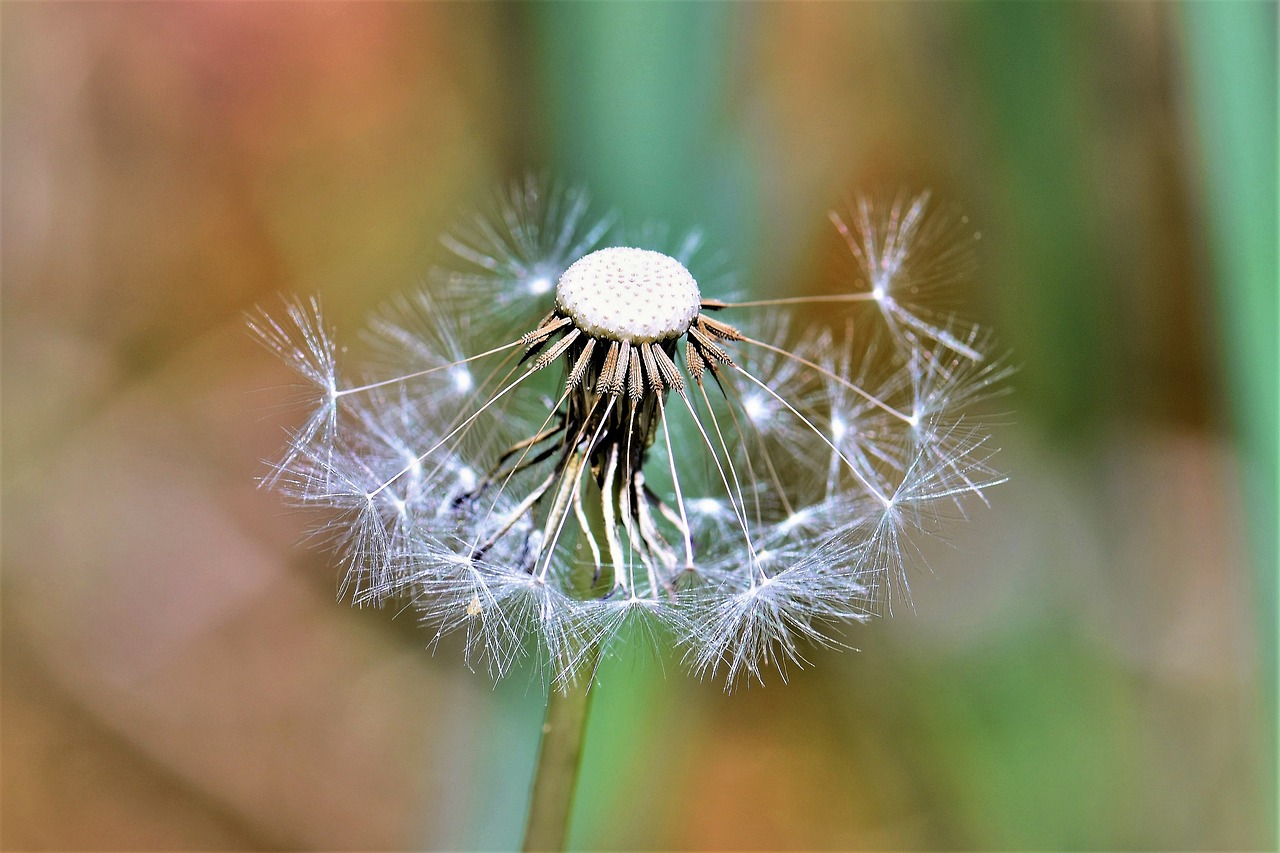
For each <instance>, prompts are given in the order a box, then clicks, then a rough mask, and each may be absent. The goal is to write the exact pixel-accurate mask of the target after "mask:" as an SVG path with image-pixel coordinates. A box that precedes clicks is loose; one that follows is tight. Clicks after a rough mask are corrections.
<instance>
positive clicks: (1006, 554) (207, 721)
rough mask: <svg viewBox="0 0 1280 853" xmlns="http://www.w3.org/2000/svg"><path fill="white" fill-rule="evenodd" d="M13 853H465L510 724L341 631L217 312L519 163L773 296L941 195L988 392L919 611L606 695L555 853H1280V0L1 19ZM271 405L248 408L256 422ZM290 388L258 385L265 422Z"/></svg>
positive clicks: (528, 690) (363, 272)
mask: <svg viewBox="0 0 1280 853" xmlns="http://www.w3.org/2000/svg"><path fill="white" fill-rule="evenodd" d="M0 18H2V21H0V33H2V36H0V37H2V44H0V47H2V59H0V62H2V67H0V68H2V78H0V85H2V93H0V94H2V99H0V109H2V113H0V117H2V123H0V127H2V130H0V134H2V136H0V138H2V142H3V163H2V168H3V184H2V189H3V194H2V198H3V210H2V214H3V219H2V225H3V305H2V309H3V337H2V342H3V359H2V363H3V374H2V382H3V458H2V465H3V586H2V592H3V723H2V725H3V728H2V730H0V745H2V754H0V759H2V763H0V774H2V775H0V783H2V784H0V795H2V796H0V807H2V811H0V819H2V823H0V846H3V847H4V848H5V849H18V848H21V849H135V850H149V849H204V850H210V849H300V848H321V849H422V848H428V849H458V850H462V849H503V848H510V847H513V846H515V845H516V844H517V843H518V839H519V836H520V832H521V829H522V825H523V821H524V809H525V802H526V798H527V793H528V785H529V782H530V778H531V772H532V766H533V760H534V755H535V751H536V747H537V736H538V731H539V728H540V725H541V718H542V706H543V702H544V699H545V696H544V695H543V693H542V692H541V688H540V687H539V685H538V684H537V683H536V682H535V681H534V680H532V678H531V677H529V676H528V675H527V674H524V675H522V674H517V675H516V676H514V677H512V678H510V679H507V680H505V681H503V682H502V683H500V684H498V685H497V686H496V687H495V686H494V684H493V683H492V682H491V681H490V680H488V679H487V678H486V677H485V676H484V675H483V674H472V673H470V672H468V671H466V669H465V668H464V667H463V666H462V663H461V656H460V655H459V654H458V653H457V652H458V650H457V649H455V648H449V647H447V648H443V649H442V650H441V651H440V652H439V653H438V654H437V655H435V656H434V657H433V656H432V655H431V654H429V653H428V652H427V651H426V650H425V649H424V646H425V643H426V641H427V639H428V638H427V637H426V636H425V635H424V634H423V633H421V632H419V631H418V630H416V628H415V626H414V625H413V622H412V620H411V619H408V618H400V619H395V618H393V616H394V614H393V613H391V612H381V611H367V610H366V611H360V610H353V609H350V608H348V607H347V606H346V605H345V603H337V602H335V600H334V590H335V577H334V570H333V568H332V566H331V565H330V562H329V559H328V557H327V556H326V555H325V554H323V553H321V552H317V551H314V550H308V549H306V548H302V547H298V546H297V541H298V538H299V536H300V533H301V531H302V528H303V525H304V520H303V519H301V518H299V517H297V516H296V515H293V514H290V513H289V512H287V511H285V510H284V509H283V508H282V502H281V500H280V499H279V498H278V496H276V495H274V494H270V493H264V492H259V491H257V490H256V489H255V484H254V477H255V475H257V474H259V473H261V470H262V469H261V467H260V461H259V460H261V459H264V458H267V457H271V456H273V455H275V454H276V453H277V451H278V449H279V447H280V445H281V442H282V436H283V433H282V429H283V428H284V427H286V426H288V425H289V424H291V423H295V422H297V420H298V419H299V418H300V417H301V413H300V412H294V411H289V410H282V409H281V408H280V406H279V403H280V402H281V400H282V395H281V393H280V392H279V390H278V389H279V388H280V386H282V385H283V384H285V383H287V382H288V381H289V377H288V376H287V374H286V372H285V370H284V368H283V367H282V366H281V365H280V364H278V363H276V362H275V361H274V360H273V358H272V357H271V356H270V355H269V354H267V353H266V352H265V351H263V350H261V349H260V348H258V347H256V346H255V344H254V343H253V342H252V341H251V339H250V338H249V336H248V335H247V334H246V332H245V328H244V322H243V319H242V312H244V311H245V310H247V309H250V308H252V307H253V306H255V305H258V304H263V305H273V304H278V302H277V301H276V295H277V294H279V293H297V294H304V295H307V294H319V295H320V296H321V298H322V299H323V300H324V302H325V305H326V307H327V310H328V314H329V319H330V321H331V322H332V323H333V324H334V325H335V326H336V327H337V328H338V329H339V330H346V331H347V332H348V337H349V339H351V338H354V336H355V331H356V329H357V328H358V327H359V325H360V323H361V318H362V317H363V315H364V314H365V312H367V311H368V310H370V309H372V308H374V307H375V306H377V305H378V304H379V303H380V302H381V301H383V300H384V299H386V298H387V297H388V296H390V295H391V294H393V293H396V292H399V291H402V290H404V289H406V288H410V287H413V286H415V285H416V284H418V283H419V282H420V281H421V280H422V278H423V276H424V273H425V272H426V270H427V269H429V267H430V266H431V264H432V263H433V262H434V261H435V260H437V259H438V258H439V244H438V242H437V240H438V235H439V234H440V233H441V232H442V230H444V229H445V228H447V227H448V225H449V224H450V222H451V221H453V220H454V219H455V218H456V217H457V216H459V214H460V213H462V212H463V211H465V210H466V209H468V208H470V207H472V206H474V205H476V204H478V203H482V202H483V200H484V199H485V198H486V196H487V195H488V194H489V193H490V191H491V190H492V189H493V188H494V187H495V186H496V185H498V184H499V183H501V182H502V181H505V180H508V179H510V178H512V177H517V176H520V175H522V174H524V173H525V172H526V171H527V170H529V169H533V170H535V171H538V170H545V171H547V172H549V173H551V174H554V175H557V176H561V177H564V178H567V179H570V180H573V181H579V182H582V183H583V184H585V185H586V186H588V187H590V188H591V189H592V192H593V195H594V196H595V197H596V198H597V199H599V200H600V201H602V202H604V203H606V204H609V205H616V206H617V207H618V208H619V209H620V210H622V211H625V212H626V214H627V215H628V216H629V217H635V218H644V217H658V218H660V219H663V220H665V221H668V222H670V223H671V224H672V225H673V226H675V227H685V226H700V227H702V228H703V229H704V230H705V231H706V233H707V235H708V238H709V241H710V243H711V245H713V246H715V247H718V248H719V249H721V250H723V252H724V253H725V256H726V257H727V258H729V260H730V263H731V265H732V267H733V268H734V269H735V270H736V271H737V273H738V276H739V281H740V282H741V283H742V284H743V286H745V287H748V288H751V289H753V290H754V291H755V292H757V293H760V294H767V293H768V294H772V293H781V292H800V291H805V292H809V291H813V290H816V289H819V288H821V287H823V286H830V284H829V283H830V281H831V280H832V276H834V275H835V274H836V272H837V271H838V270H839V269H840V258H839V250H838V238H837V237H836V235H835V234H834V232H833V230H832V229H831V227H830V225H829V223H828V222H827V220H826V217H825V212H826V211H827V210H828V209H831V208H838V207H840V206H841V205H842V204H843V203H844V201H845V200H846V199H847V198H848V197H849V196H850V195H851V194H853V193H856V192H861V191H877V192H890V193H892V192H894V191H897V190H899V189H905V190H916V189H921V188H931V189H933V191H934V194H935V198H937V199H939V200H941V201H943V202H944V203H945V204H946V205H949V206H952V207H954V208H956V209H958V210H960V211H961V212H963V213H964V214H965V215H967V216H968V217H969V220H970V222H971V223H972V224H973V226H974V228H975V233H978V234H980V235H981V239H980V241H978V245H979V247H980V255H979V267H978V268H979V270H980V274H979V275H978V276H977V277H976V278H975V280H973V281H968V282H960V283H958V284H957V287H956V290H955V293H954V294H953V297H954V299H953V302H952V303H949V305H946V306H941V307H951V306H962V307H963V311H964V313H965V314H966V315H967V316H969V317H971V318H972V319H975V320H978V321H980V322H983V323H984V324H986V325H988V326H989V327H991V328H993V329H994V330H996V331H997V333H998V335H999V338H1000V340H1001V341H1002V343H1003V344H1004V345H1006V346H1007V347H1008V349H1009V350H1010V351H1011V353H1012V354H1013V361H1014V362H1015V363H1017V364H1018V365H1019V366H1020V372H1019V374H1018V376H1017V377H1016V380H1015V383H1014V384H1015V386H1016V389H1015V393H1014V395H1013V396H1012V397H1010V398H1007V399H1006V400H1005V401H1002V406H1003V407H1005V408H1007V410H1008V411H1010V412H1012V413H1013V414H1012V415H1010V416H1008V417H1007V418H1004V419H1003V420H1004V425H1003V426H1001V427H1000V429H999V430H998V432H997V438H998V440H999V443H1000V444H1001V445H1002V446H1003V448H1004V450H1003V452H1002V454H1001V463H1000V464H1001V465H1002V466H1003V468H1004V470H1005V471H1007V472H1009V473H1010V474H1011V476H1012V480H1011V482H1010V483H1009V484H1008V485H1007V486H1002V487H1000V488H999V489H996V490H994V491H993V492H992V507H991V509H989V510H987V509H984V508H981V507H978V508H977V510H976V511H975V513H974V518H973V521H972V522H971V523H969V524H967V525H959V526H955V527H952V528H951V533H952V535H951V538H950V539H949V540H948V542H947V543H945V544H941V543H929V544H928V545H927V548H928V549H929V550H930V555H931V560H930V562H931V565H932V566H933V572H932V573H924V574H920V575H917V577H916V578H915V579H914V581H915V582H914V584H913V589H914V592H915V602H916V607H915V612H914V613H899V614H898V615H896V616H895V617H894V618H893V619H891V620H879V621H876V622H873V623H871V624H869V625H866V626H858V627H854V628H853V629H851V630H850V631H849V633H848V635H847V637H846V640H847V642H849V643H850V644H851V645H852V646H854V647H856V648H857V649H858V650H859V651H856V652H850V651H846V652H838V651H815V652H814V653H813V654H812V655H811V659H812V662H813V664H814V666H812V667H811V668H809V669H806V670H804V671H801V672H793V673H792V674H791V675H792V677H791V680H790V684H788V685H783V684H781V683H773V684H770V685H769V686H768V687H767V688H765V689H760V688H758V687H751V688H749V689H743V690H740V691H739V692H737V693H735V694H734V695H728V696H726V695H724V694H723V693H722V692H721V687H720V685H718V684H715V683H710V682H708V683H705V684H702V683H699V682H697V681H695V680H693V679H690V678H688V677H687V676H685V675H684V674H683V673H682V671H681V670H680V669H679V668H678V667H676V666H673V665H672V664H671V662H670V661H669V660H662V659H653V658H652V656H645V655H637V656H636V657H635V658H634V659H621V660H616V661H613V662H611V663H610V664H608V665H607V666H606V668H605V669H604V670H603V672H602V673H601V677H600V683H599V686H598V690H599V692H598V694H597V696H596V698H595V706H594V710H593V718H592V721H591V728H590V730H589V733H588V744H587V758H586V761H585V765H584V768H583V776H582V779H581V785H580V788H579V794H578V801H577V817H576V820H575V822H574V825H573V829H572V838H571V841H572V844H573V845H574V846H576V847H578V848H581V849H597V848H599V849H627V848H647V849H657V848H670V849H684V848H697V849H776V850H798V849H806V850H816V849H840V850H845V849H860V848H870V849H877V850H895V849H911V850H928V849H1112V848H1119V849H1130V850H1137V849H1151V850H1167V849H1275V845H1276V828H1275V817H1276V815H1275V805H1276V778H1275V772H1276V765H1275V756H1276V717H1275V710H1276V706H1275V699H1276V529H1277V509H1276V446H1275V445H1276V436H1277V432H1276V390H1277V378H1276V371H1277V353H1276V328H1277V306H1276V242H1277V241H1276V237H1277V231H1276V195H1275V194H1276V164H1275V156H1276V145H1277V143H1276V97H1277V93H1276V23H1277V22H1276V6H1275V5H1274V4H1271V3H1256V4H1254V3H1245V2H1238V3H1205V4H1174V3H1142V2H1125V3H1120V2H1115V3H1090V4H1068V3H1054V4H1022V3H1014V4H1003V3H963V4H955V3H947V4H933V3H847V4H836V3H830V4H822V3H793V4H780V3H779V4H747V5H729V4H708V5H699V4H678V5H665V4H644V5H629V4H611V5H608V6H605V5H591V4H565V5H549V6H543V5H536V4H529V5H521V6H515V5H506V4H503V5H482V4H458V5H452V4H445V3H432V4H359V5H342V4H314V5H312V4H279V5H276V4H243V3H234V4H232V3H208V4H203V3H184V4H173V5H161V4H123V3H119V4H92V5H80V4H24V3H5V4H4V5H3V8H0ZM263 389H267V390H263ZM271 389H277V390H271Z"/></svg>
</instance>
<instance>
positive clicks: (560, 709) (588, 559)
mask: <svg viewBox="0 0 1280 853" xmlns="http://www.w3.org/2000/svg"><path fill="white" fill-rule="evenodd" d="M583 464H587V463H586V461H585V460H584V461H583ZM603 500H604V496H603V495H602V494H601V492H600V488H599V487H598V486H597V485H596V483H595V479H594V477H589V478H588V482H587V484H586V492H585V494H584V495H583V506H584V509H585V510H586V515H587V522H588V524H590V526H591V528H592V534H593V535H594V538H595V539H596V540H597V541H598V542H600V543H601V545H602V546H603V547H602V551H603V556H604V558H605V561H606V562H607V561H608V553H609V552H608V545H607V544H605V543H606V542H607V539H606V538H605V537H604V535H603V531H604V508H603V503H602V502H603ZM565 511H567V509H566V510H565ZM575 562H576V564H577V565H579V566H583V567H584V576H583V577H581V578H579V579H578V580H579V582H580V587H581V588H580V589H579V590H577V592H579V593H581V594H583V595H591V594H592V591H591V574H592V569H593V568H594V565H595V560H594V558H593V557H592V554H591V551H590V550H589V546H588V544H587V537H586V536H584V535H582V532H581V531H580V532H579V535H578V541H577V544H576V546H575ZM583 651H584V653H583V660H582V665H581V669H579V670H578V676H577V678H575V679H574V680H573V681H571V682H570V683H568V684H566V685H564V687H563V688H562V689H557V688H556V685H555V684H554V683H552V684H551V686H550V688H549V690H548V694H547V716H546V719H545V721H544V722H543V723H542V744H541V746H540V747H539V748H538V766H537V769H536V770H535V771H534V776H533V793H532V795H531V796H530V798H529V822H528V823H527V824H526V825H525V830H524V847H523V849H524V850H525V851H535V850H536V851H545V850H563V849H564V847H565V840H566V839H567V838H568V835H569V816H570V811H571V809H572V808H573V792H574V787H575V786H576V784H577V781H578V767H579V766H580V765H581V764H582V744H583V741H584V739H585V738H586V734H587V715H588V713H589V712H590V710H591V695H592V690H591V686H592V684H594V683H595V672H596V664H597V663H598V662H599V660H600V646H599V645H597V644H594V643H593V644H592V645H591V647H590V648H587V649H584V650H583Z"/></svg>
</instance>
